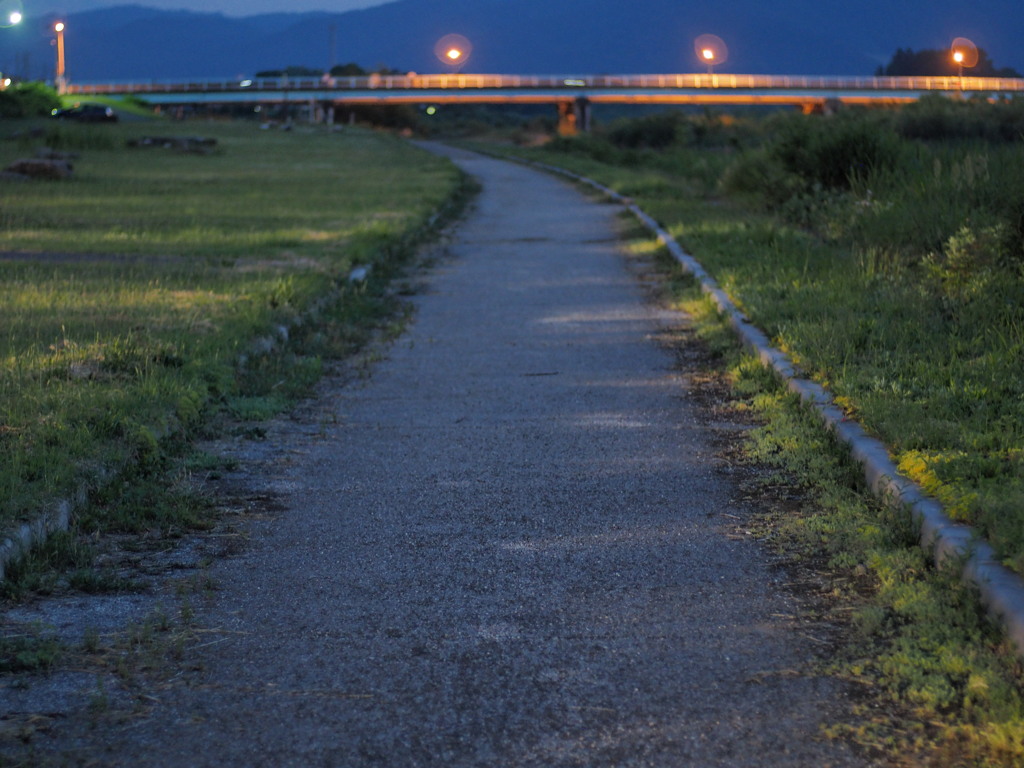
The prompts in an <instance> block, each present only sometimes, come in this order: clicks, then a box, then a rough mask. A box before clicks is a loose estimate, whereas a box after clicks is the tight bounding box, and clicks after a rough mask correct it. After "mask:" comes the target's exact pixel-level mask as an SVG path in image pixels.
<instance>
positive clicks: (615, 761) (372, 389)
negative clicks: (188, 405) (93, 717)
mask: <svg viewBox="0 0 1024 768" xmlns="http://www.w3.org/2000/svg"><path fill="white" fill-rule="evenodd" d="M443 151H445V152H447V153H449V154H450V155H451V156H452V157H453V158H454V159H455V160H456V161H457V162H458V163H459V164H460V165H462V166H463V167H464V168H466V169H467V170H468V171H469V172H470V173H472V174H474V175H475V176H477V177H478V178H479V179H480V180H481V182H482V184H483V187H484V191H483V193H482V195H481V197H480V199H479V201H478V206H477V210H476V212H475V213H474V214H473V215H472V216H471V217H470V218H469V220H468V221H467V222H466V223H464V224H463V225H462V226H461V227H460V229H459V230H458V232H457V233H456V237H455V239H454V241H453V243H452V245H451V252H452V258H451V259H448V260H446V261H445V262H444V263H443V264H442V265H441V266H440V267H439V268H437V269H436V270H434V271H433V272H432V273H431V275H430V277H429V278H428V283H429V287H428V289H427V290H426V291H425V292H424V293H423V294H422V295H420V296H419V297H417V299H416V305H417V314H416V320H415V322H414V323H413V324H412V326H411V328H410V330H409V332H408V333H407V334H406V335H405V336H403V337H402V338H401V339H400V340H399V341H398V342H397V343H396V344H395V345H394V346H393V347H391V348H389V349H388V352H387V359H386V360H384V361H382V362H380V363H379V364H377V365H376V366H375V367H374V368H373V372H372V375H371V376H370V377H369V378H368V379H366V380H365V381H362V382H358V383H356V384H354V385H353V384H350V385H347V386H338V387H336V388H335V390H334V391H333V393H332V397H331V399H330V400H329V401H328V402H321V404H320V406H319V407H325V408H327V409H329V411H330V413H329V414H328V416H327V417H326V418H323V419H322V423H321V424H320V425H319V426H318V432H319V433H320V434H319V435H306V436H305V437H303V438H301V439H297V440H295V441H294V442H292V443H290V444H288V445H280V446H277V448H278V449H279V450H280V451H281V453H280V455H279V456H277V457H276V458H277V459H278V460H277V461H276V462H275V463H273V464H272V466H271V467H270V468H269V469H267V474H266V476H265V478H264V479H265V481H266V483H267V484H268V485H269V486H272V487H273V488H274V489H275V490H276V492H277V493H278V494H279V495H280V500H281V502H282V504H283V506H284V509H283V510H282V511H281V512H280V513H279V514H276V515H274V516H273V518H272V519H268V520H266V521H263V522H260V523H257V524H256V526H255V529H254V537H253V542H252V544H251V546H249V547H248V548H247V549H246V550H245V551H244V552H243V553H242V554H240V555H239V556H237V557H234V558H228V559H225V560H223V561H220V562H218V563H215V564H214V566H213V567H212V569H211V570H212V575H213V578H214V579H215V581H216V583H217V584H218V585H219V591H218V592H217V595H216V597H215V599H214V600H213V601H212V604H211V605H210V606H208V607H207V608H204V609H202V611H201V612H200V614H199V616H198V619H197V620H198V621H199V622H200V623H201V624H202V625H203V626H205V627H208V628H210V629H216V630H217V631H216V632H212V633H211V634H210V635H209V636H210V637H211V638H212V639H211V641H210V642H209V644H207V645H206V647H204V648H201V649H199V650H198V651H196V652H195V655H197V656H198V657H199V658H200V660H201V662H202V664H201V669H200V670H199V671H196V672H191V673H187V674H185V675H184V676H183V677H182V678H181V679H179V680H178V681H177V682H176V683H175V684H173V685H172V686H170V687H168V688H164V689H162V690H161V691H159V692H157V693H156V694H155V699H156V700H158V702H159V703H157V704H155V705H154V707H153V709H152V711H151V712H150V713H149V715H148V716H147V717H145V718H142V719H139V720H137V721H134V722H131V723H130V724H129V725H128V726H119V727H116V728H111V729H110V730H109V731H107V732H104V733H102V734H98V735H94V736H93V737H92V738H93V739H94V740H95V741H98V743H99V744H102V745H103V746H102V747H98V746H97V744H96V743H95V742H94V744H93V745H92V748H90V750H89V752H90V759H98V760H99V762H100V764H103V763H104V762H108V763H116V764H120V765H166V766H226V765H233V766H235V765H237V766H290V765H295V766H371V765H372V766H376V765H384V766H428V765H429V766H477V765H479V766H594V767H599V766H648V765H649V766H730V767H736V766H767V765H771V766H813V767H814V768H823V767H824V766H857V765H864V764H865V763H864V762H863V761H862V760H860V759H859V758H858V757H857V756H855V755H853V754H852V753H851V752H850V751H849V750H848V749H847V748H846V747H845V746H844V745H843V744H840V743H832V742H828V741H824V740H822V739H821V738H820V736H819V729H820V726H821V724H822V723H823V722H827V721H828V718H829V716H830V714H834V713H837V712H839V713H841V712H842V711H843V706H844V705H843V696H844V691H843V689H842V688H841V686H839V685H838V684H837V683H835V681H832V680H829V679H826V678H820V677H815V676H813V675H812V674H811V673H810V672H809V671H808V670H809V665H810V662H811V661H813V659H814V658H815V657H814V654H815V651H816V649H815V642H813V640H812V639H810V638H808V637H807V636H806V634H805V633H804V632H802V631H801V626H802V625H801V624H800V622H798V621H796V620H795V619H794V615H795V614H797V613H798V612H799V610H800V606H799V603H798V600H797V599H796V598H795V597H794V596H793V595H792V594H790V593H788V592H787V590H786V588H785V586H784V582H785V581H786V576H785V574H784V573H783V572H781V571H780V570H778V569H777V568H774V567H773V566H772V565H771V563H770V557H769V556H768V555H767V554H766V553H765V552H764V550H763V549H761V548H760V547H759V545H757V544H756V543H755V542H753V541H752V540H750V539H744V538H741V537H736V536H731V535H729V532H730V529H731V526H732V524H733V523H734V522H735V519H736V518H743V516H744V514H745V512H744V510H743V509H742V507H740V506H739V505H738V504H737V503H736V502H735V501H734V497H735V496H736V495H737V493H736V488H735V487H734V485H733V484H732V482H731V481H730V480H729V479H728V478H727V477H724V476H723V475H722V473H716V472H715V471H714V470H713V468H712V465H713V454H714V450H715V448H714V445H713V442H714V435H712V434H711V430H709V429H708V427H707V426H706V425H702V424H701V420H700V419H699V418H697V414H696V409H697V408H698V407H699V406H698V405H697V404H695V402H693V398H688V397H687V392H686V388H687V386H688V384H687V382H686V378H685V376H684V375H683V373H682V372H680V371H677V370H675V362H676V361H675V357H674V356H673V354H672V353H671V352H670V351H668V350H667V349H665V348H664V347H663V346H662V345H661V344H659V343H658V341H657V336H658V334H659V333H661V332H662V331H663V330H664V329H665V327H666V325H671V324H673V323H678V318H675V317H673V316H670V315H669V314H667V313H665V312H664V311H662V310H659V309H658V308H657V307H655V306H653V305H652V304H651V303H649V302H648V301H646V299H645V294H644V291H643V289H642V288H641V286H640V285H639V284H638V281H637V280H636V277H635V275H633V274H631V272H630V270H629V269H628V268H627V266H626V259H625V258H624V256H623V254H622V253H621V252H619V251H618V249H617V245H616V243H615V231H616V230H615V215H616V213H617V209H616V208H614V207H612V206H608V205H601V204H595V203H594V202H593V201H588V200H587V199H586V198H585V197H583V196H582V195H581V194H579V193H578V192H577V191H575V190H574V189H573V188H572V187H570V186H567V185H566V184H564V183H563V182H561V181H558V180H555V179H552V178H550V177H547V176H545V175H542V174H539V173H537V172H534V171H531V170H528V169H524V168H521V167H518V166H515V165H511V164H507V163H502V162H498V161H495V160H490V159H485V158H482V157H478V156H474V155H470V154H467V153H463V152H460V151H456V150H443ZM840 716H841V715H840Z"/></svg>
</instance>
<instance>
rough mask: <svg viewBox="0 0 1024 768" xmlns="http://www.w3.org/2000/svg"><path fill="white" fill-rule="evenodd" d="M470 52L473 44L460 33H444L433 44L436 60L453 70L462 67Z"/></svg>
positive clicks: (456, 70)
mask: <svg viewBox="0 0 1024 768" xmlns="http://www.w3.org/2000/svg"><path fill="white" fill-rule="evenodd" d="M472 52H473V44H472V43H470V42H469V40H467V39H466V38H465V37H463V36H462V35H456V34H451V35H445V36H444V37H442V38H441V39H440V40H438V41H437V43H436V44H435V45H434V55H435V56H436V57H437V59H438V61H440V62H441V63H442V64H444V65H445V66H446V67H448V68H449V69H451V70H452V71H453V72H458V71H459V70H460V69H462V67H463V65H464V64H465V63H466V62H467V61H469V55H470V54H471V53H472Z"/></svg>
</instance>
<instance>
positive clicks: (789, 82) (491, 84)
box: [66, 73, 1024, 96]
mask: <svg viewBox="0 0 1024 768" xmlns="http://www.w3.org/2000/svg"><path fill="white" fill-rule="evenodd" d="M566 87H569V88H580V89H581V90H582V89H601V90H614V89H619V88H647V89H700V88H714V89H734V90H735V89H758V90H774V89H779V90H783V89H790V90H792V89H800V90H807V91H844V90H849V91H873V90H877V91H890V92H891V91H918V92H919V91H971V92H983V93H1024V79H1018V78H1002V77H817V76H804V75H729V74H721V75H719V74H677V75H583V76H572V75H558V76H551V75H545V76H534V75H461V74H452V75H417V74H415V73H409V74H407V75H370V76H368V77H329V76H324V77H321V78H304V77H303V78H290V77H274V78H261V79H252V80H248V79H246V80H191V81H185V80H178V81H150V82H128V83H81V84H68V86H67V89H66V92H67V93H68V94H72V95H81V96H87V95H103V94H135V93H138V94H144V93H225V92H244V91H256V92H259V91H281V90H301V91H317V90H324V91H339V90H340V91H369V90H390V91H395V90H402V91H409V90H418V89H431V90H438V89H441V90H445V89H517V88H530V89H545V88H560V89H564V88H566Z"/></svg>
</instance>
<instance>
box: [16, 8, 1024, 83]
mask: <svg viewBox="0 0 1024 768" xmlns="http://www.w3.org/2000/svg"><path fill="white" fill-rule="evenodd" d="M983 5H984V8H985V10H984V17H981V16H979V15H978V14H979V11H978V10H976V9H975V10H972V7H971V6H970V5H969V4H965V3H963V2H962V0H958V1H957V2H954V1H953V0H912V1H911V2H899V3H893V2H891V0H862V1H861V2H852V3H844V4H836V3H823V2H821V0H787V1H786V2H785V3H775V4H772V3H766V2H764V1H763V0H719V2H717V3H714V4H712V3H696V2H688V1H686V0H397V2H392V3H388V4H386V5H382V6H377V7H374V8H368V9H364V10H358V11H350V12H347V13H341V14H332V13H325V12H314V13H275V14H263V15H257V16H250V17H244V18H233V17H226V16H223V15H221V14H213V13H196V12H190V11H166V10H158V9H152V8H144V7H140V6H116V7H110V8H104V9H101V10H95V11H87V12H81V13H75V14H72V15H70V16H69V17H68V18H67V19H66V21H67V24H68V26H67V31H66V33H65V42H66V47H67V74H68V77H69V79H70V80H71V81H73V82H75V81H77V82H93V81H103V80H143V81H144V80H152V79H158V80H163V79H186V78H192V79H196V78H236V77H246V76H252V75H253V74H254V73H255V72H257V71H260V70H266V69H278V68H281V67H285V66H289V65H298V66H307V67H313V68H318V69H320V68H323V69H326V68H328V67H329V66H331V65H332V64H336V63H344V62H350V61H352V62H357V63H359V64H360V65H362V66H364V67H367V68H375V67H377V66H382V65H383V66H388V67H393V68H396V69H399V70H402V71H415V72H421V73H423V72H440V71H445V70H444V67H443V66H442V65H441V64H440V62H438V61H437V59H435V58H434V55H433V47H434V43H435V42H436V41H437V40H438V39H439V38H440V37H442V36H443V35H445V34H447V33H452V32H457V33H459V34H462V35H464V36H465V37H467V38H468V39H469V40H470V41H472V43H473V46H474V47H473V52H472V56H471V58H470V60H469V61H468V62H467V63H466V65H465V67H464V71H467V72H470V71H472V72H495V73H522V74H573V73H576V74H600V73H644V72H652V73H653V72H692V71H701V70H702V67H701V65H700V63H699V62H698V61H697V59H696V57H695V55H694V51H693V41H694V39H695V38H696V37H697V36H698V35H700V34H703V33H713V34H716V35H718V36H719V37H721V38H722V39H723V40H724V41H725V42H726V44H727V45H728V47H729V51H730V53H729V58H728V61H726V62H724V63H723V64H720V65H719V66H718V67H717V69H716V71H720V72H749V73H775V74H838V75H871V74H872V73H873V72H874V71H875V69H876V68H877V67H878V66H880V65H885V64H886V63H887V62H888V61H889V60H890V58H891V57H892V55H893V53H895V51H896V50H897V49H898V48H913V49H922V48H940V49H941V48H945V47H948V45H949V43H950V42H951V41H952V39H953V38H954V37H958V36H964V37H968V38H971V39H972V40H974V41H975V43H976V44H978V45H979V46H981V47H982V48H984V49H985V50H986V51H987V52H988V54H989V56H990V57H991V58H992V60H993V61H994V62H995V63H996V64H997V65H998V66H1008V67H1013V68H1015V69H1018V70H1024V51H1022V49H1021V48H1020V47H1019V46H1018V45H1017V41H1019V40H1020V39H1024V13H1022V11H1021V6H1020V0H987V2H985V3H983ZM51 22H52V19H47V18H38V17H37V18H29V19H26V20H25V22H23V23H22V24H21V25H19V27H16V28H12V29H5V30H0V34H2V35H3V37H2V43H3V45H2V47H0V68H2V71H4V72H5V73H11V74H15V75H19V76H22V77H29V78H32V79H52V77H53V58H54V56H53V49H52V46H51V38H52V32H51V31H50V29H51V26H50V23H51ZM332 51H333V56H332Z"/></svg>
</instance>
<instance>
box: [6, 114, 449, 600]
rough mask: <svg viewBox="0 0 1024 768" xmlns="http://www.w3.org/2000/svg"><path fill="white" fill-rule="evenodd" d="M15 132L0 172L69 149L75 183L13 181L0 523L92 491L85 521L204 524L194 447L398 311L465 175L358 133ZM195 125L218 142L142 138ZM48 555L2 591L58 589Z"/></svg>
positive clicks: (62, 553)
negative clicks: (193, 489) (147, 141)
mask: <svg viewBox="0 0 1024 768" xmlns="http://www.w3.org/2000/svg"><path fill="white" fill-rule="evenodd" d="M5 129H6V130H8V131H10V132H11V133H14V134H15V136H14V137H13V138H7V137H4V138H3V140H0V167H6V165H7V164H8V163H10V162H11V161H12V160H14V159H16V158H19V157H24V156H30V155H32V154H33V153H34V152H36V151H37V150H38V149H40V148H41V147H47V148H49V149H56V150H63V151H72V152H74V153H75V155H76V157H75V158H74V159H73V160H72V162H73V165H74V175H73V176H72V177H71V178H70V179H67V180H64V181H42V180H35V181H25V180H14V179H0V252H4V253H5V255H4V256H2V257H0V329H2V331H0V363H2V364H0V499H2V500H3V506H2V509H0V530H3V529H9V528H10V526H12V525H15V524H17V523H19V522H20V521H26V520H31V519H33V518H34V517H35V516H37V515H38V514H39V512H40V510H41V509H43V508H44V507H45V506H46V505H47V504H48V503H51V502H52V501H53V500H55V499H57V498H63V497H69V496H72V495H74V494H75V493H76V492H78V491H79V490H80V489H83V490H84V491H85V492H86V493H87V494H88V496H89V499H90V501H91V503H90V505H89V507H88V509H87V511H85V512H83V513H82V514H81V515H80V516H79V519H78V521H77V526H78V530H79V531H80V532H82V533H94V532H116V533H120V532H134V533H138V532H144V531H156V532H158V533H160V534H161V535H164V536H168V535H169V536H174V535H177V534H179V533H181V532H182V531H184V530H189V529H194V528H197V527H199V528H201V527H205V526H208V525H209V524H210V510H209V505H208V504H207V503H206V502H205V501H204V500H203V499H201V498H195V497H193V496H192V495H190V493H189V492H188V490H187V487H186V485H185V484H178V483H176V480H177V479H181V478H182V477H183V476H185V475H187V474H188V473H189V472H190V471H191V469H190V467H192V466H193V465H194V462H195V461H196V460H197V459H196V458H195V457H193V456H192V455H191V453H190V448H189V444H190V441H191V440H192V439H193V438H195V437H197V436H203V435H205V434H209V433H210V430H211V428H213V427H212V425H215V424H216V423H217V421H216V419H217V415H218V414H228V415H230V416H232V417H233V418H235V419H241V420H243V421H244V420H257V419H260V418H265V417H267V416H270V415H272V414H274V413H276V412H279V411H281V410H282V409H285V408H287V407H288V406H289V404H291V403H292V402H294V400H295V398H297V397H300V396H302V395H303V394H304V393H305V392H306V391H308V387H309V386H310V385H311V384H312V383H313V382H314V381H315V380H316V379H317V377H318V376H319V375H320V373H321V371H322V368H323V365H324V361H325V360H327V359H330V358H336V357H341V356H344V355H346V354H350V353H351V352H352V351H353V350H354V349H356V348H358V347H359V346H360V345H361V344H362V343H364V342H365V341H366V340H367V338H369V336H370V335H371V334H372V333H373V332H374V328H375V327H377V326H380V325H381V324H382V323H386V322H388V321H389V318H391V317H392V316H393V313H394V312H395V310H396V307H397V304H398V299H397V298H395V297H394V296H393V295H392V294H391V293H390V292H389V291H388V290H387V284H388V281H389V279H390V278H391V277H393V276H394V275H395V274H396V273H397V272H398V270H400V269H401V267H402V264H403V262H405V261H407V259H408V258H409V256H410V255H411V254H412V253H413V251H414V250H415V248H416V247H417V246H418V245H419V244H420V243H422V242H423V241H424V240H425V239H426V238H428V237H429V236H430V233H431V232H432V231H434V229H435V228H436V226H437V225H438V223H439V222H440V221H443V218H444V215H445V211H447V212H448V213H451V212H452V211H453V210H454V209H455V207H457V204H458V200H459V199H460V198H461V197H463V196H464V195H465V194H466V189H467V188H466V182H465V180H464V179H463V177H462V176H461V175H460V174H459V173H458V172H457V171H456V170H455V169H454V167H453V166H451V165H450V164H448V163H447V162H445V161H442V160H440V159H437V158H434V157H431V156H428V155H426V154H425V153H422V152H420V151H419V150H417V149H415V148H413V147H412V146H410V145H409V144H407V143H405V142H402V141H401V140H399V139H396V138H394V137H390V136H387V135H384V134H378V133H374V132H371V131H365V130H360V129H348V130H346V131H344V132H340V133H328V132H326V131H324V130H315V129H313V128H310V129H308V130H303V129H301V128H299V129H296V130H294V131H291V132H284V131H261V130H259V129H258V127H257V126H256V125H254V124H252V123H249V124H223V123H221V124H218V123H202V124H195V123H193V124H180V123H175V124H170V123H163V122H147V123H139V122H134V123H121V124H118V125H94V126H90V125H77V124H60V125H55V124H53V123H51V122H37V123H32V122H29V121H26V122H23V123H13V124H7V125H5ZM197 134H198V135H200V136H202V137H203V138H205V139H210V140H215V142H216V143H215V144H214V143H212V142H207V143H206V144H205V145H203V146H202V149H201V151H180V150H181V146H177V145H176V146H177V149H176V148H174V147H171V148H169V147H167V146H164V145H162V144H157V145H155V146H131V143H132V142H138V141H139V140H140V139H142V138H143V136H146V135H148V136H154V135H155V136H160V137H169V138H175V137H185V136H195V135H197ZM189 146H191V145H189ZM193 148H194V147H193ZM356 267H365V268H367V269H368V276H367V278H366V279H365V280H361V281H350V280H349V279H348V276H349V274H350V272H351V271H352V270H353V269H354V268H356ZM314 316H315V317H316V319H317V323H316V324H314V323H312V322H309V320H310V319H312V318H313V317H314ZM55 546H57V549H56V550H54V549H53V547H52V546H51V547H50V548H44V549H43V550H42V551H41V552H40V554H39V557H38V558H37V560H39V559H40V558H41V560H42V562H43V564H44V565H45V563H46V562H47V561H48V560H49V561H54V562H57V561H59V562H57V564H59V565H61V567H62V568H63V569H64V570H65V571H66V572H69V573H71V575H72V576H74V573H75V572H77V571H81V570H82V569H84V568H87V566H88V562H89V557H88V552H84V553H83V547H79V546H78V545H75V544H73V543H69V542H68V541H65V540H63V539H61V540H60V541H58V542H57V543H56V545H55ZM84 549H86V550H87V549H88V547H84ZM69 552H70V555H69ZM69 557H70V560H69ZM65 561H68V562H65ZM39 571H40V568H39V567H38V563H37V565H31V564H29V565H25V566H14V567H13V568H12V569H11V571H10V572H9V574H8V575H9V576H10V578H8V579H7V580H6V581H5V582H4V593H5V594H6V595H7V596H8V597H16V596H17V595H19V594H21V593H23V592H24V591H25V590H26V589H28V590H31V589H36V588H42V589H44V590H45V589H48V588H50V587H48V586H47V585H48V584H49V582H47V580H46V579H47V578H48V577H46V576H41V575H40V573H39ZM77 578H78V581H79V582H80V583H81V584H85V585H86V587H88V588H85V587H83V589H84V591H90V590H93V591H95V590H96V589H99V588H100V587H99V586H96V585H97V584H100V585H102V584H103V583H108V582H109V583H110V584H112V585H113V586H112V587H111V588H112V589H120V588H122V587H123V586H124V585H123V584H120V583H115V582H116V579H113V580H111V579H107V577H106V576H104V575H103V574H100V575H99V578H98V580H97V577H96V575H95V574H93V576H87V575H80V576H79V577H77ZM111 578H113V577H111ZM64 581H67V579H64ZM50 586H52V585H50Z"/></svg>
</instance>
